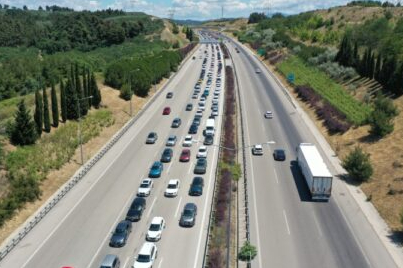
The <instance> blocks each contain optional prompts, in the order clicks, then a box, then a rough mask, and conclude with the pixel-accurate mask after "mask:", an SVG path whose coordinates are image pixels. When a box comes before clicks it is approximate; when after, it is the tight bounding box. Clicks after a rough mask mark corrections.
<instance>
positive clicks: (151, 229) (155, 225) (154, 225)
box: [148, 224, 161, 231]
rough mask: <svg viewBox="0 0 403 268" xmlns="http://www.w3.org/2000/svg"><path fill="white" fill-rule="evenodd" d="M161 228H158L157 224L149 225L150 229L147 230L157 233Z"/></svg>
mask: <svg viewBox="0 0 403 268" xmlns="http://www.w3.org/2000/svg"><path fill="white" fill-rule="evenodd" d="M160 229H161V228H160V225H159V224H151V225H150V228H149V229H148V230H149V231H159V230H160Z"/></svg>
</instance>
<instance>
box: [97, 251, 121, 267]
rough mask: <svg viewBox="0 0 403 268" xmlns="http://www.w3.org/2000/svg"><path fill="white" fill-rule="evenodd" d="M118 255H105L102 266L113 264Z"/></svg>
mask: <svg viewBox="0 0 403 268" xmlns="http://www.w3.org/2000/svg"><path fill="white" fill-rule="evenodd" d="M117 257H118V256H116V255H113V254H108V255H106V256H105V258H104V259H103V260H102V264H101V266H111V265H112V264H113V261H114V260H115V259H116V258H117Z"/></svg>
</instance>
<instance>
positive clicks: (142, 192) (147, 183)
mask: <svg viewBox="0 0 403 268" xmlns="http://www.w3.org/2000/svg"><path fill="white" fill-rule="evenodd" d="M151 188H153V181H152V180H151V179H144V180H143V181H142V182H141V183H140V186H139V189H138V190H137V196H149V195H150V193H151Z"/></svg>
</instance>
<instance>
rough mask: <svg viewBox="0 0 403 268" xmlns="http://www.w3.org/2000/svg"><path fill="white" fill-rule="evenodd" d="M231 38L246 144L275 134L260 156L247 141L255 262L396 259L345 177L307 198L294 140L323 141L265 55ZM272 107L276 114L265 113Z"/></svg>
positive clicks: (384, 262)
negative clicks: (322, 194)
mask: <svg viewBox="0 0 403 268" xmlns="http://www.w3.org/2000/svg"><path fill="white" fill-rule="evenodd" d="M227 46H228V47H229V51H230V53H231V55H232V57H233V60H234V65H235V68H236V72H237V76H238V82H239V88H240V100H241V106H242V112H243V118H244V125H243V126H242V127H243V128H244V131H245V143H246V145H252V144H257V143H264V142H268V141H275V142H276V144H274V145H264V155H263V156H253V155H252V154H251V152H250V150H249V149H248V150H247V152H246V157H245V158H246V167H247V170H246V171H247V176H248V177H247V178H248V181H249V183H248V187H249V188H248V196H249V204H250V207H249V211H250V230H251V243H252V244H253V245H255V246H257V249H258V255H257V257H256V258H255V259H254V260H253V261H252V267H259V268H266V267H277V268H280V267H284V268H292V267H299V268H316V267H317V268H319V267H321V268H322V267H326V268H332V267H340V268H346V267H351V268H353V267H354V268H361V267H362V268H364V267H385V268H386V267H388V268H389V267H390V268H392V267H397V266H396V264H395V263H394V262H393V259H392V258H391V256H390V255H389V253H388V252H387V251H386V249H385V247H384V246H383V244H382V243H381V241H380V239H379V238H378V236H377V235H376V234H375V232H374V231H373V229H372V227H371V226H370V224H369V223H368V221H367V219H366V218H365V217H364V216H363V215H362V213H360V212H359V211H358V210H359V209H358V208H357V206H356V205H355V202H354V200H353V199H352V197H351V195H350V194H349V193H348V191H347V190H346V188H345V185H344V182H341V181H340V180H339V179H338V178H335V179H334V182H333V192H332V197H331V199H330V200H329V202H311V201H310V198H309V190H308V188H307V186H306V183H305V181H304V179H303V177H302V175H301V174H300V171H299V169H298V167H297V165H296V161H295V159H296V153H295V148H296V146H297V145H298V144H299V143H301V142H311V143H315V144H317V146H318V145H319V149H320V144H318V142H317V140H316V139H315V137H314V135H313V134H312V130H311V129H310V128H309V127H308V125H307V124H306V123H305V122H304V120H303V119H302V118H301V116H300V114H299V113H298V112H297V110H296V109H295V108H294V106H293V105H291V102H290V101H289V99H288V98H287V97H286V96H285V94H284V93H283V92H282V90H281V89H280V87H279V86H278V84H276V83H275V81H274V80H273V78H271V77H270V75H269V73H268V72H267V70H266V69H265V67H264V66H263V65H262V63H261V62H259V61H258V60H257V59H256V58H255V57H254V56H252V54H251V52H250V51H249V50H248V49H246V48H245V47H243V46H242V45H241V44H239V43H237V42H236V43H234V42H233V41H232V42H230V43H228V44H227ZM235 47H239V50H240V53H237V52H236V50H235ZM256 68H259V69H260V70H261V71H262V72H261V73H256V71H255V70H256ZM267 110H271V111H273V114H274V118H273V119H265V118H264V116H263V115H264V113H265V111H267ZM277 148H281V149H285V150H286V156H287V159H286V161H284V162H278V161H274V159H273V157H272V152H273V150H274V149H277ZM320 152H321V154H322V156H324V155H325V154H324V152H323V150H321V149H320ZM325 161H327V162H328V164H329V161H328V159H326V160H325ZM330 169H331V172H332V173H333V174H335V171H334V170H333V169H332V168H330ZM240 235H242V234H240Z"/></svg>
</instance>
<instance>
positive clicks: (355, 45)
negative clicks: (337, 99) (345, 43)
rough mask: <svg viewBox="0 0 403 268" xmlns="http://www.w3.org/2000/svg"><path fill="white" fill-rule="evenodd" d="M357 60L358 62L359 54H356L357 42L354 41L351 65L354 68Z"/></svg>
mask: <svg viewBox="0 0 403 268" xmlns="http://www.w3.org/2000/svg"><path fill="white" fill-rule="evenodd" d="M359 62H360V55H358V44H357V42H355V43H354V50H353V61H352V66H353V67H354V68H357V67H358V64H359Z"/></svg>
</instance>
